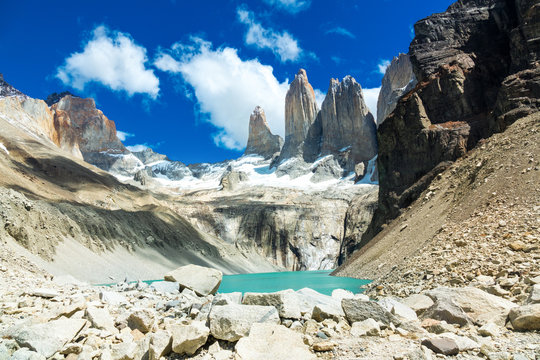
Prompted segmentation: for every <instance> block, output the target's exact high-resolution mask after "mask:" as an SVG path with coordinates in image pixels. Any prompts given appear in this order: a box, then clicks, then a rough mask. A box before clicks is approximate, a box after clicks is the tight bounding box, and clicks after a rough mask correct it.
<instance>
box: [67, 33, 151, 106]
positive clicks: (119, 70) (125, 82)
mask: <svg viewBox="0 0 540 360" xmlns="http://www.w3.org/2000/svg"><path fill="white" fill-rule="evenodd" d="M146 62H147V57H146V49H145V48H144V47H142V46H140V45H137V44H136V43H135V42H134V41H133V39H132V38H131V37H130V36H129V34H125V33H121V32H116V31H110V30H109V29H108V28H107V27H105V26H98V27H96V28H95V29H94V31H93V33H92V38H91V39H90V40H89V41H88V42H87V43H86V44H85V46H84V49H83V50H82V52H78V53H73V54H71V55H70V56H69V57H68V58H66V60H65V63H64V65H62V66H60V67H59V68H58V70H57V74H56V77H57V78H58V79H60V80H61V81H62V82H63V83H64V84H66V85H70V86H72V87H73V88H75V89H78V90H81V91H82V90H84V88H85V86H86V85H87V84H88V83H92V82H96V83H100V84H102V85H104V86H106V87H109V88H110V89H112V90H115V91H125V92H126V93H127V94H128V95H129V96H132V95H133V94H136V93H141V94H147V95H149V96H151V97H152V98H154V99H155V98H156V97H157V95H158V93H159V79H158V78H157V77H156V76H155V75H154V71H153V70H149V69H147V68H146V66H145V64H146Z"/></svg>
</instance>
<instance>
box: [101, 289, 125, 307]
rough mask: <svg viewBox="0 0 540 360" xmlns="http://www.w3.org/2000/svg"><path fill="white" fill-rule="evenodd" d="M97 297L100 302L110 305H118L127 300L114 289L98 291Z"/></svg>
mask: <svg viewBox="0 0 540 360" xmlns="http://www.w3.org/2000/svg"><path fill="white" fill-rule="evenodd" d="M99 299H100V300H101V301H102V302H104V303H106V304H111V305H119V304H122V303H125V302H127V299H126V297H125V296H124V295H122V294H119V293H117V292H116V291H102V292H100V293H99Z"/></svg>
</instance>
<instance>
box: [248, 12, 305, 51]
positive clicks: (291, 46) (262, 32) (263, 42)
mask: <svg viewBox="0 0 540 360" xmlns="http://www.w3.org/2000/svg"><path fill="white" fill-rule="evenodd" d="M237 15H238V20H239V21H240V22H241V23H243V24H245V25H247V26H248V31H247V33H246V36H245V42H246V45H253V46H256V47H257V48H259V49H269V50H271V51H272V52H273V53H274V54H275V55H276V56H277V57H278V58H279V59H280V60H281V62H286V61H297V60H299V59H300V57H301V55H302V49H301V48H300V46H298V41H297V40H296V39H295V38H293V37H292V36H291V35H290V34H289V33H288V32H286V31H284V32H282V33H279V32H276V31H275V30H273V29H269V28H264V27H263V26H262V25H261V24H260V23H258V22H257V21H255V17H254V15H253V13H252V12H251V11H248V10H246V9H245V8H244V7H243V8H238V9H237Z"/></svg>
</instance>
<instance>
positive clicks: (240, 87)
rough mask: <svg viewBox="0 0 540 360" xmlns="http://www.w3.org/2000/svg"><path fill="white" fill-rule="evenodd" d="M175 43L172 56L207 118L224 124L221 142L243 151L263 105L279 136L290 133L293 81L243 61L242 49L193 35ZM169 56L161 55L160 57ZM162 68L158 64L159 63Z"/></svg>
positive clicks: (219, 136)
mask: <svg viewBox="0 0 540 360" xmlns="http://www.w3.org/2000/svg"><path fill="white" fill-rule="evenodd" d="M192 41H193V42H192V44H188V45H185V44H180V43H177V44H175V45H173V47H172V50H171V55H173V56H175V58H176V60H174V61H175V65H174V66H173V67H172V68H176V66H177V69H178V71H171V70H169V71H171V72H173V73H179V74H181V75H182V77H183V79H184V80H185V81H186V83H187V84H189V85H190V86H191V87H192V88H193V92H194V94H195V98H196V99H197V102H198V104H197V106H198V111H199V112H200V114H201V115H202V117H203V119H205V120H207V121H209V122H210V123H211V124H213V125H214V126H216V128H218V129H219V130H218V132H217V133H216V134H214V141H215V143H216V144H217V145H218V146H221V147H225V148H229V149H236V150H241V149H243V148H244V147H245V146H246V143H247V138H248V127H249V116H250V114H251V113H252V111H253V109H254V108H255V106H257V105H260V106H262V108H263V109H264V111H265V113H266V119H267V121H268V124H269V126H270V129H271V130H272V132H273V133H274V134H279V135H281V136H284V133H285V114H284V112H285V94H286V93H287V90H288V87H289V84H288V82H287V81H284V82H279V81H278V80H277V79H276V78H275V76H274V74H273V69H272V67H271V66H268V65H263V64H261V63H260V62H259V61H258V60H256V59H254V60H242V59H240V57H239V56H238V54H237V51H236V49H233V48H229V47H225V48H219V49H216V50H214V49H212V44H211V43H209V42H206V41H203V40H201V39H197V38H194V39H192ZM161 58H163V54H160V55H158V58H157V59H158V60H156V61H159V59H161ZM156 66H157V65H156Z"/></svg>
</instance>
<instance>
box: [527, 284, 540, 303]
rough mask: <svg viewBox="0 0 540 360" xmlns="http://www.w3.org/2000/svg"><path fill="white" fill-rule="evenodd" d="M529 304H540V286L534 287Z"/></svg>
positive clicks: (528, 299) (528, 300)
mask: <svg viewBox="0 0 540 360" xmlns="http://www.w3.org/2000/svg"><path fill="white" fill-rule="evenodd" d="M527 304H540V284H535V285H533V286H532V289H531V293H530V294H529V297H528V298H527Z"/></svg>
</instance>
